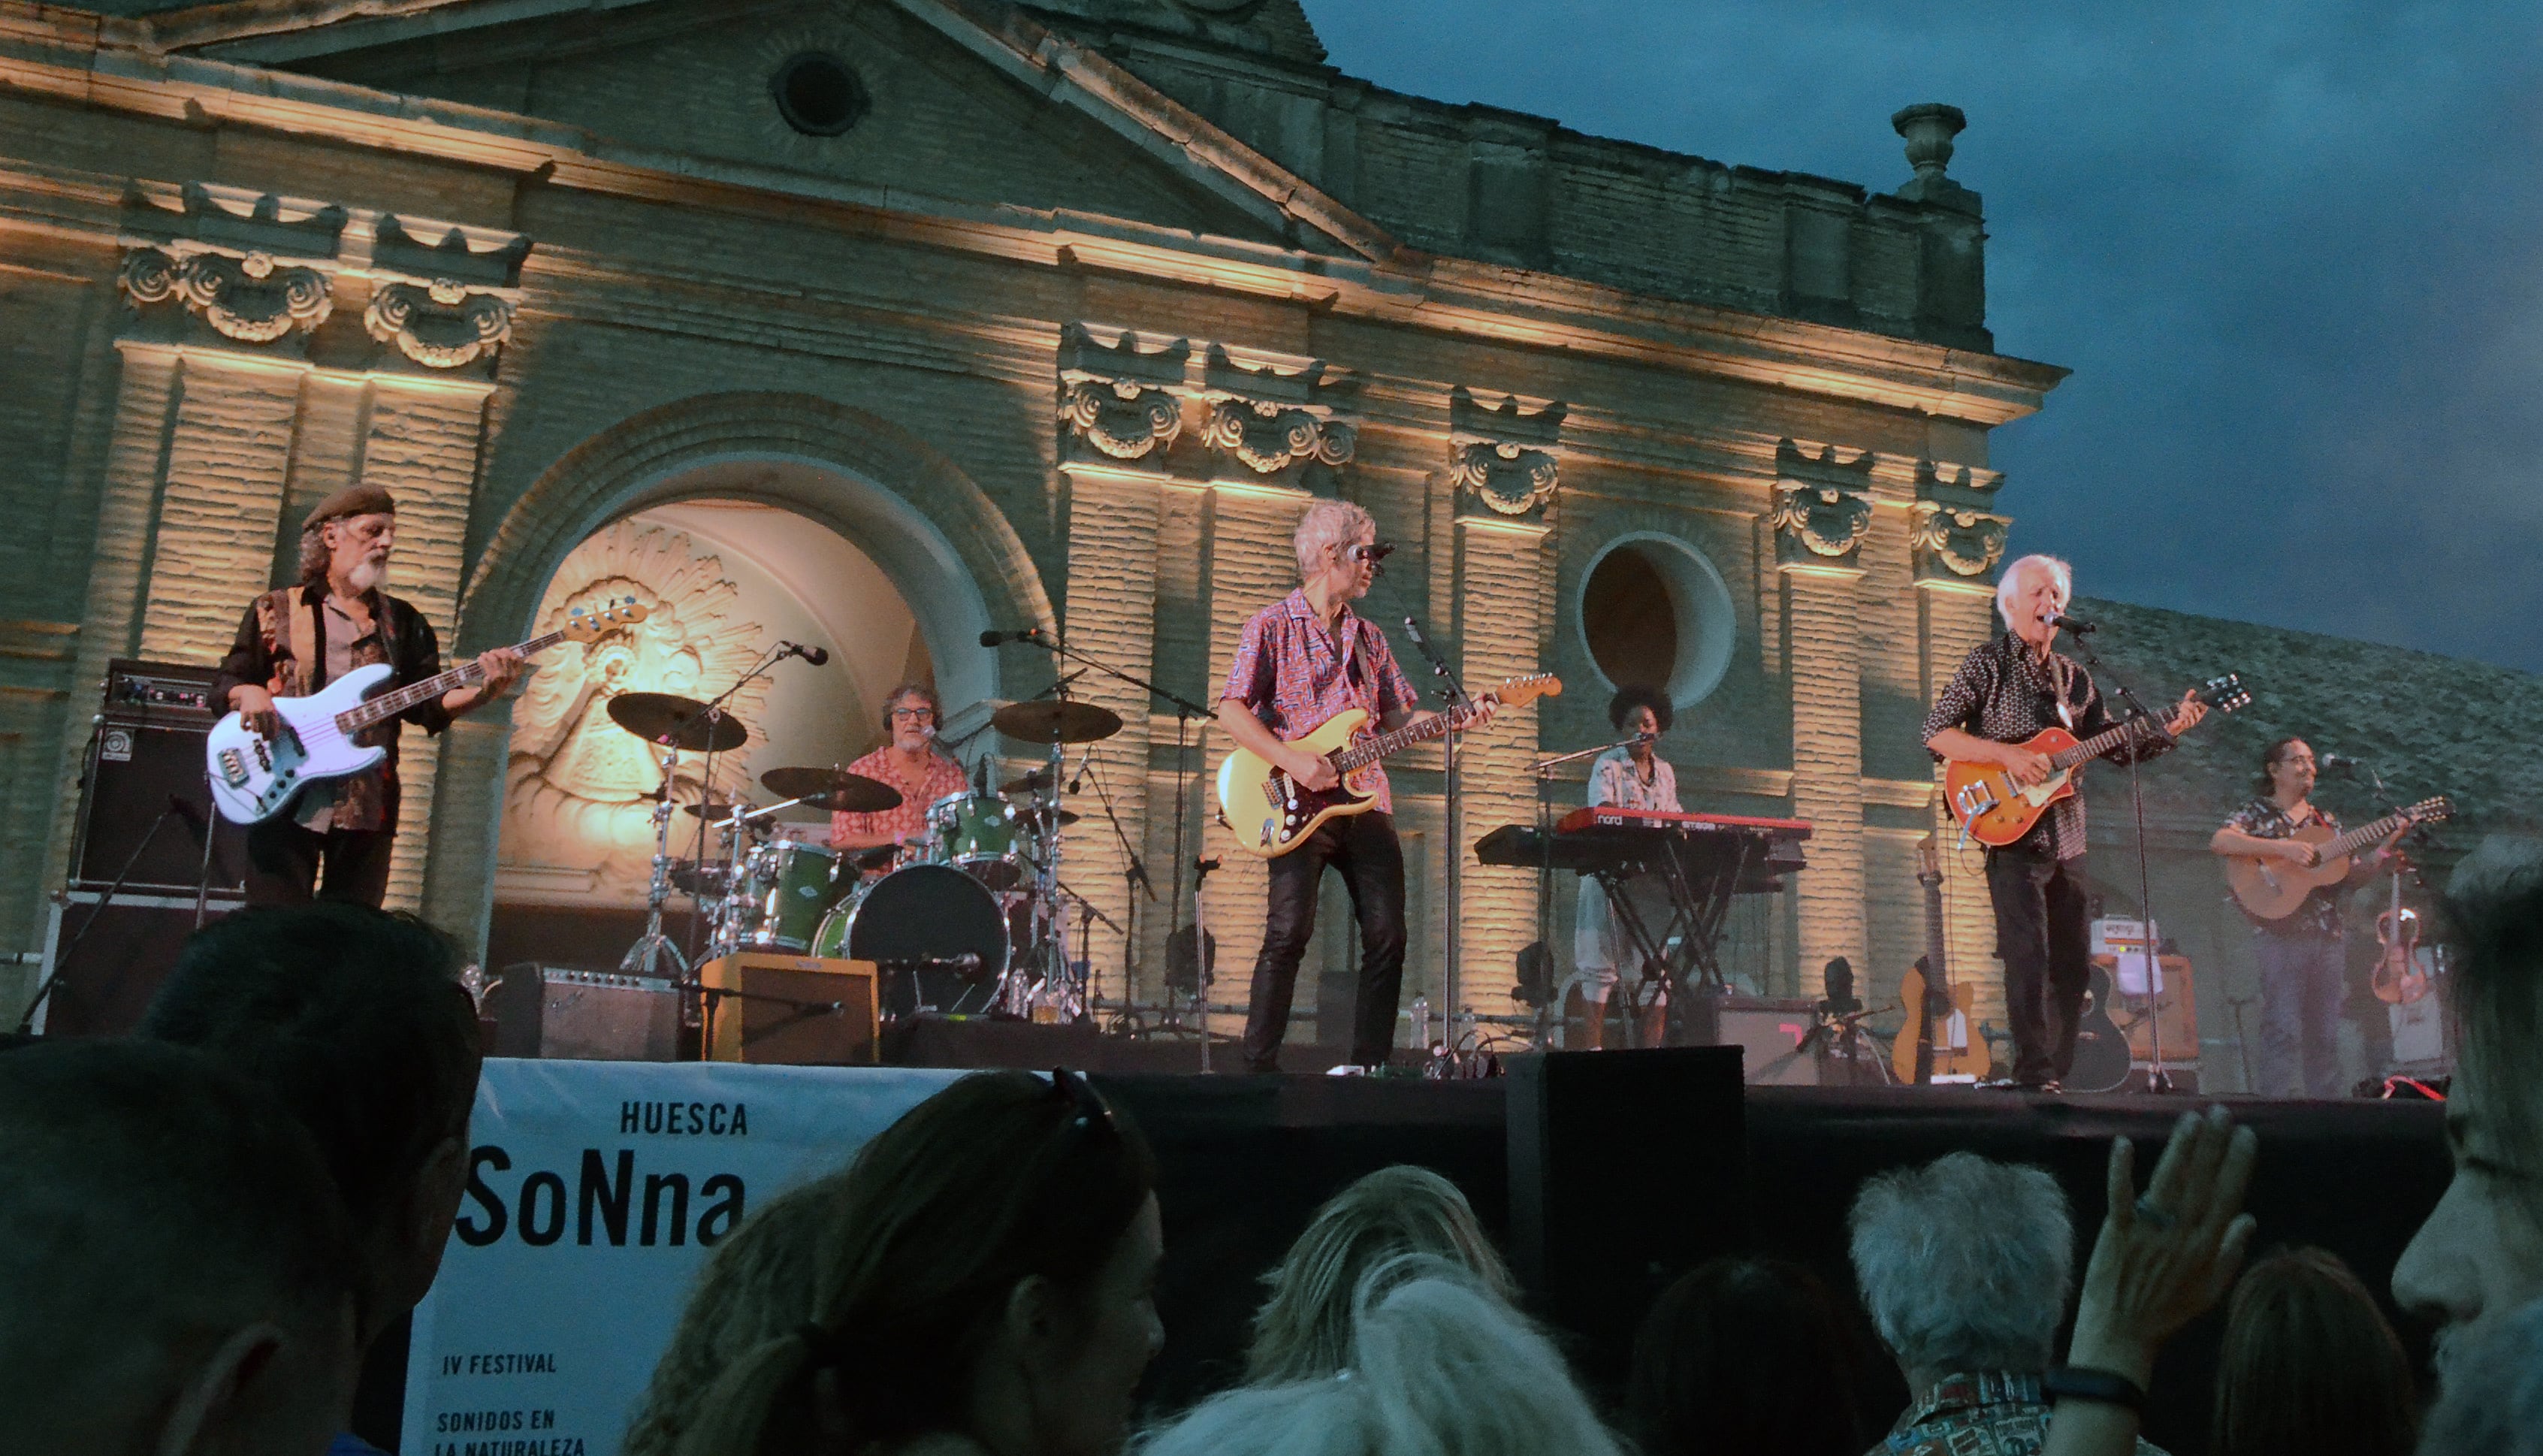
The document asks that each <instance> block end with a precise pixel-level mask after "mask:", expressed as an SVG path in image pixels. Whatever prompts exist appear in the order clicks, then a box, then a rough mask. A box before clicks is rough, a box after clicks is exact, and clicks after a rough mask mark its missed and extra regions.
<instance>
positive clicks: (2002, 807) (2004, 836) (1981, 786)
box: [1943, 672, 2252, 849]
mask: <svg viewBox="0 0 2543 1456" xmlns="http://www.w3.org/2000/svg"><path fill="white" fill-rule="evenodd" d="M2197 697H2198V700H2199V701H2200V702H2202V703H2205V704H2206V705H2207V706H2208V707H2209V708H2212V709H2214V710H2215V711H2216V712H2218V713H2231V712H2233V711H2234V710H2235V709H2237V708H2241V707H2243V706H2245V705H2246V704H2249V703H2250V702H2251V701H2252V695H2251V694H2250V693H2247V692H2245V691H2244V690H2243V679H2242V676H2241V675H2240V674H2238V673H2232V672H2228V673H2226V674H2224V675H2223V676H2221V677H2211V678H2209V679H2207V681H2205V682H2203V683H2201V684H2199V686H2198V690H2197ZM2162 731H2163V727H2162V725H2161V724H2160V723H2159V722H2156V721H2153V720H2149V719H2143V718H2131V719H2128V720H2126V721H2125V722H2123V723H2119V724H2118V725H2115V726H2113V727H2111V728H2104V729H2103V730H2102V731H2100V732H2098V733H2095V734H2094V735H2093V736H2091V737H2089V738H2084V739H2080V740H2079V739H2077V738H2076V736H2075V735H2074V734H2073V733H2071V732H2068V731H2067V730H2066V729H2064V728H2042V729H2041V730H2040V731H2039V732H2037V733H2034V734H2032V736H2031V738H2030V740H2029V741H2027V742H2025V743H2024V744H2023V745H2022V746H2023V747H2025V748H2028V749H2030V750H2031V751H2032V752H2034V753H2037V754H2040V755H2041V756H2042V757H2044V758H2046V759H2047V760H2048V770H2049V771H2048V777H2047V778H2044V779H2042V780H2041V781H2040V782H2039V783H2037V784H2034V785H2032V786H2030V787H2029V788H2024V787H2023V786H2022V785H2019V784H2016V783H2015V782H2014V781H2013V774H2012V772H2011V771H2010V770H2008V769H2006V768H2005V767H2004V766H2003V765H2002V764H1995V763H1979V762H1975V761H1972V760H1968V759H1959V758H1956V759H1953V760H1951V761H1950V762H1949V763H1947V764H1945V765H1944V768H1943V794H1944V800H1945V802H1946V803H1948V804H1950V805H1951V806H1952V817H1953V818H1955V819H1958V820H1959V821H1960V824H1961V834H1962V837H1963V838H1964V839H1965V840H1966V839H1974V840H1976V841H1977V842H1978V843H1980V844H1983V845H1986V846H1987V847H1989V848H1990V849H2002V848H2004V847H2005V846H2006V845H2009V844H2012V843H2013V842H2014V841H2015V840H2018V839H2020V838H2021V837H2022V836H2024V835H2025V834H2028V833H2030V832H2031V826H2032V825H2034V824H2037V823H2039V822H2040V816H2041V815H2042V814H2043V813H2046V812H2047V811H2048V806H2049V805H2052V804H2055V803H2056V802H2057V801H2059V800H2061V799H2072V798H2074V797H2075V771H2076V770H2077V769H2079V768H2082V767H2083V766H2084V765H2085V764H2087V763H2090V762H2091V761H2093V760H2094V759H2096V758H2104V757H2108V756H2109V755H2111V754H2113V753H2117V752H2119V750H2120V749H2122V748H2125V747H2128V746H2130V745H2131V744H2133V743H2136V742H2138V741H2139V740H2140V739H2142V738H2143V737H2144V736H2145V735H2146V734H2148V733H2158V734H2159V733H2161V732H2162Z"/></svg>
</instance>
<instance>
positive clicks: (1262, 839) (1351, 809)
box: [1218, 672, 1563, 860]
mask: <svg viewBox="0 0 2543 1456" xmlns="http://www.w3.org/2000/svg"><path fill="white" fill-rule="evenodd" d="M1562 691H1563V680H1562V679H1561V678H1558V677H1556V676H1555V675H1554V674H1553V673H1551V672H1533V673H1530V674H1528V675H1527V676H1525V677H1513V678H1510V679H1508V680H1506V681H1504V682H1503V683H1502V684H1501V685H1500V686H1499V687H1495V688H1492V689H1490V690H1489V691H1487V692H1485V693H1483V694H1482V695H1481V697H1480V698H1479V700H1478V701H1479V702H1480V701H1481V699H1490V700H1491V701H1493V702H1496V703H1499V704H1501V705H1502V706H1503V707H1505V708H1515V707H1517V706H1519V705H1520V704H1522V703H1530V702H1534V701H1535V700H1536V699H1538V698H1541V697H1553V696H1555V695H1556V694H1559V693H1561V692H1562ZM1476 713H1477V710H1476V709H1473V708H1458V709H1452V710H1450V711H1449V712H1446V713H1442V714H1439V715H1437V716H1436V717H1432V718H1426V719H1424V720H1422V721H1421V722H1420V723H1415V724H1407V725H1406V726H1405V727H1403V728H1397V729H1396V730H1395V731H1393V732H1391V733H1362V732H1361V731H1360V729H1361V728H1364V727H1366V725H1367V723H1368V715H1367V714H1366V713H1363V712H1361V711H1360V710H1359V709H1357V708H1346V709H1344V710H1343V711H1342V712H1340V713H1337V714H1335V715H1334V716H1333V717H1332V718H1329V719H1327V720H1325V722H1324V723H1323V724H1321V725H1320V726H1318V727H1317V728H1316V730H1315V731H1314V732H1311V733H1309V734H1307V735H1306V736H1305V737H1303V738H1295V739H1292V740H1291V742H1292V744H1293V745H1294V746H1296V747H1298V748H1301V749H1303V750H1305V751H1306V752H1309V753H1316V754H1321V755H1323V756H1324V758H1325V759H1326V760H1327V761H1328V762H1330V763H1332V764H1333V766H1334V772H1336V773H1337V774H1340V775H1341V776H1342V782H1341V783H1338V784H1336V785H1335V786H1334V787H1332V788H1331V789H1309V788H1307V787H1305V786H1304V785H1302V784H1300V783H1299V782H1298V781H1297V780H1295V779H1292V778H1290V777H1289V775H1288V774H1287V773H1286V772H1285V771H1283V770H1281V769H1277V768H1274V767H1272V766H1271V764H1270V763H1267V762H1265V761H1264V759H1263V757H1262V755H1260V754H1258V753H1255V752H1254V751H1253V750H1251V749H1247V748H1234V749H1230V750H1229V751H1228V755H1227V756H1226V757H1225V758H1222V759H1220V760H1219V761H1218V817H1219V821H1220V822H1221V823H1223V824H1226V825H1227V826H1228V827H1229V828H1231V829H1233V830H1235V831H1236V847H1237V848H1239V849H1241V850H1244V851H1245V852H1246V853H1247V854H1254V855H1261V856H1262V857H1263V858H1265V859H1267V860H1276V859H1278V858H1279V857H1280V856H1282V855H1285V854H1287V853H1288V852H1289V851H1291V850H1293V849H1296V848H1297V847H1298V846H1299V844H1300V843H1302V842H1304V841H1305V839H1306V837H1307V836H1308V835H1310V834H1313V833H1315V832H1316V826H1317V825H1319V824H1322V823H1323V822H1324V821H1325V820H1327V819H1334V818H1340V817H1342V816H1343V815H1345V814H1364V813H1367V812H1368V811H1369V810H1370V809H1372V808H1375V807H1376V806H1377V800H1376V798H1375V797H1374V796H1373V795H1372V794H1371V793H1369V792H1367V791H1365V790H1362V789H1361V788H1359V787H1358V786H1357V785H1356V784H1354V783H1353V782H1352V781H1353V779H1354V778H1355V777H1357V776H1358V775H1359V773H1360V771H1361V770H1362V769H1365V768H1367V767H1368V766H1369V765H1371V764H1374V763H1376V762H1377V761H1378V760H1379V759H1381V758H1384V757H1386V756H1387V755H1388V754H1390V753H1394V752H1396V751H1397V750H1399V749H1404V748H1410V747H1412V746H1413V745H1414V744H1416V743H1426V742H1428V741H1429V740H1430V739H1432V738H1436V737H1440V736H1442V735H1444V734H1446V733H1447V732H1448V730H1449V729H1451V728H1463V727H1465V726H1466V725H1467V724H1469V723H1472V722H1473V721H1474V720H1475V716H1476Z"/></svg>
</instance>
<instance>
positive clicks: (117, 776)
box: [70, 658, 247, 898]
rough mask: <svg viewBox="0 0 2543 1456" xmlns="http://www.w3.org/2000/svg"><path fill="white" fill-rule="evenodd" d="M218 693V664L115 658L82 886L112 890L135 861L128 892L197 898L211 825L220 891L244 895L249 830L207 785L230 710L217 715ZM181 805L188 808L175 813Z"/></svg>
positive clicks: (75, 849) (94, 762)
mask: <svg viewBox="0 0 2543 1456" xmlns="http://www.w3.org/2000/svg"><path fill="white" fill-rule="evenodd" d="M211 693H212V669H210V668H208V667H190V666H186V665H183V664H180V663H171V662H135V661H127V660H123V659H120V658H118V659H116V661H114V662H111V663H109V664H107V677H106V684H105V701H104V703H103V704H101V705H100V708H99V714H98V724H97V729H96V732H97V736H96V741H95V742H94V743H92V744H91V745H90V751H89V757H88V761H87V772H86V773H85V774H84V775H82V777H81V780H80V799H79V809H78V814H77V817H76V819H75V821H74V826H73V834H72V838H71V874H70V882H71V884H72V885H73V886H74V887H77V888H87V889H104V888H106V887H108V886H109V885H112V884H114V883H115V881H116V876H117V875H119V874H122V873H123V871H124V866H125V865H126V864H127V863H129V864H130V865H131V873H130V875H129V876H128V878H126V879H125V880H124V881H123V891H122V892H131V891H136V890H137V891H139V892H141V893H143V894H158V895H174V894H176V893H178V892H180V891H183V892H185V893H187V894H189V895H191V894H192V893H193V889H194V881H195V880H196V878H197V877H198V876H200V875H202V874H203V833H204V831H205V830H206V829H209V830H210V831H211V834H212V857H211V875H210V880H209V885H210V889H211V892H212V893H214V894H229V895H235V894H237V893H239V892H240V890H241V888H242V886H243V884H244V881H245V878H246V874H247V843H246V834H247V831H246V830H245V829H244V828H243V827H242V826H240V825H237V824H233V823H231V822H229V821H228V820H227V819H224V818H222V817H220V815H219V814H218V813H217V812H215V811H214V810H213V808H212V802H211V794H210V792H209V791H208V790H207V789H205V788H204V785H203V740H204V738H206V737H207V736H209V734H210V732H211V727H212V725H213V724H214V723H215V722H218V721H219V719H220V717H221V713H222V712H225V711H226V709H223V710H221V712H216V711H214V709H215V705H214V703H213V701H212V695H211ZM178 804H182V805H185V806H186V808H185V809H183V810H176V811H172V805H178ZM163 815H164V816H165V818H166V822H165V823H162V822H161V818H162V816H163ZM154 830H155V831H156V832H155V833H154V832H153V831H154ZM145 841H146V842H147V846H148V847H147V848H143V847H142V846H143V844H144V842H145ZM136 850H137V851H138V852H139V853H138V857H137V858H136V857H135V851H136ZM120 897H121V894H120V893H118V896H117V898H120Z"/></svg>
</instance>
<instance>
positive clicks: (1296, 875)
mask: <svg viewBox="0 0 2543 1456" xmlns="http://www.w3.org/2000/svg"><path fill="white" fill-rule="evenodd" d="M1293 544H1294V545H1295V546H1296V548H1297V554H1298V575H1300V576H1301V577H1303V578H1304V579H1303V580H1302V581H1301V582H1300V584H1299V586H1298V589H1297V590H1295V591H1292V592H1290V593H1289V594H1288V595H1287V596H1285V597H1282V598H1281V599H1280V600H1278V601H1276V602H1273V603H1272V604H1271V605H1270V606H1268V607H1265V608H1264V609H1263V610H1261V611H1259V612H1257V613H1255V614H1254V615H1253V616H1252V617H1251V618H1248V619H1247V621H1246V623H1245V631H1244V634H1243V635H1242V636H1241V637H1240V638H1239V639H1238V641H1237V646H1236V655H1235V658H1234V659H1233V660H1232V661H1230V662H1229V663H1228V667H1227V686H1226V689H1225V691H1223V692H1222V693H1220V695H1219V699H1218V724H1219V727H1221V728H1226V729H1227V735H1228V736H1229V737H1231V738H1234V739H1235V740H1236V742H1237V744H1238V746H1240V747H1243V748H1246V749H1249V750H1251V751H1252V752H1254V753H1256V754H1258V755H1260V756H1261V757H1262V758H1263V759H1264V760H1265V761H1266V762H1268V763H1270V764H1271V766H1272V767H1273V768H1276V769H1279V770H1280V771H1282V772H1284V773H1286V774H1287V775H1289V777H1290V778H1291V779H1293V780H1295V781H1296V783H1297V785H1298V786H1299V787H1300V788H1302V789H1305V790H1308V791H1310V792H1323V791H1327V790H1331V789H1333V788H1335V787H1336V786H1337V785H1339V784H1340V783H1341V782H1342V777H1341V775H1340V774H1339V773H1337V772H1336V771H1335V768H1334V764H1333V760H1332V758H1331V757H1330V756H1329V755H1325V754H1317V753H1310V752H1308V751H1306V750H1305V749H1303V748H1296V747H1292V746H1291V743H1292V741H1293V740H1295V739H1298V738H1303V737H1305V736H1306V735H1308V734H1309V733H1312V732H1314V731H1315V730H1316V729H1317V728H1322V727H1324V726H1325V725H1326V724H1327V723H1330V722H1332V721H1333V720H1334V719H1335V718H1337V717H1339V716H1341V714H1342V713H1343V712H1344V711H1346V710H1348V709H1352V708H1357V709H1359V710H1361V711H1362V712H1364V713H1366V714H1367V715H1368V721H1369V723H1370V724H1371V725H1372V726H1373V727H1375V728H1382V729H1394V728H1402V727H1404V726H1405V725H1407V724H1411V723H1418V722H1420V721H1422V720H1423V719H1426V718H1428V717H1430V716H1431V715H1430V714H1428V713H1426V712H1423V711H1422V710H1421V708H1420V707H1419V701H1418V699H1417V698H1416V697H1415V695H1414V692H1413V684H1412V683H1411V682H1409V681H1407V680H1406V679H1405V676H1404V669H1403V668H1401V667H1398V666H1397V665H1396V664H1395V650H1394V649H1393V648H1391V647H1389V646H1388V645H1387V641H1386V634H1385V633H1384V632H1383V631H1381V630H1379V628H1378V625H1377V624H1376V623H1374V622H1371V621H1368V620H1367V619H1365V618H1363V617H1360V616H1358V615H1356V614H1354V613H1353V612H1352V611H1351V609H1350V604H1351V603H1352V602H1354V601H1356V600H1358V599H1359V598H1361V597H1363V596H1366V595H1367V594H1368V589H1369V586H1370V585H1371V584H1372V583H1373V582H1375V581H1376V580H1377V567H1378V563H1379V562H1380V561H1382V560H1384V559H1385V557H1386V554H1387V553H1388V552H1390V551H1392V550H1394V549H1395V548H1393V547H1392V546H1382V545H1379V544H1378V540H1377V522H1376V521H1375V520H1373V519H1371V518H1370V516H1369V513H1368V512H1367V511H1365V510H1362V509H1361V508H1360V507H1358V506H1357V505H1354V504H1352V503H1351V502H1349V501H1348V500H1318V501H1316V502H1315V503H1314V504H1312V505H1310V506H1308V507H1307V509H1306V513H1305V514H1303V515H1301V516H1300V517H1299V518H1298V529H1297V533H1296V536H1295V538H1294V543H1293ZM1483 711H1484V715H1485V717H1487V718H1488V717H1490V715H1491V711H1492V704H1491V701H1490V700H1489V699H1487V700H1485V702H1484V704H1483ZM1351 788H1352V789H1353V790H1355V791H1356V792H1358V793H1360V794H1364V795H1368V796H1371V797H1373V798H1374V799H1375V800H1376V807H1375V808H1373V809H1370V810H1368V811H1366V812H1363V813H1356V814H1342V815H1337V816H1336V817H1334V818H1331V819H1328V820H1326V821H1325V822H1324V823H1323V824H1322V825H1320V826H1318V828H1317V829H1316V831H1315V832H1314V833H1313V834H1310V835H1308V836H1307V837H1306V839H1305V840H1304V841H1303V842H1301V843H1300V844H1298V845H1297V846H1295V847H1294V848H1292V849H1290V850H1289V852H1288V853H1286V854H1283V855H1280V856H1278V857H1277V858H1274V859H1273V860H1272V861H1271V865H1270V867H1269V868H1270V870H1271V883H1270V886H1269V891H1268V893H1267V895H1266V899H1265V904H1264V922H1263V949H1262V952H1261V954H1259V955H1258V956H1257V957H1256V958H1255V960H1254V982H1253V985H1254V990H1253V995H1252V1000H1251V1004H1250V1005H1249V1006H1248V1007H1247V1009H1246V1013H1245V1043H1244V1045H1245V1051H1244V1056H1245V1065H1246V1067H1247V1069H1248V1070H1250V1071H1256V1072H1276V1071H1278V1070H1279V1069H1280V1042H1281V1040H1282V1038H1283V1037H1285V1036H1286V1035H1288V1029H1289V1002H1290V1000H1291V998H1292V997H1293V996H1294V995H1295V994H1296V991H1297V984H1298V962H1299V961H1300V960H1301V959H1303V958H1305V956H1306V954H1307V938H1308V937H1309V936H1311V935H1313V934H1315V930H1316V893H1317V888H1318V886H1319V885H1320V884H1321V883H1322V882H1323V881H1324V878H1325V868H1326V867H1327V866H1329V865H1330V866H1332V867H1334V868H1335V869H1338V870H1340V871H1342V873H1343V883H1344V885H1345V887H1347V888H1348V889H1349V891H1350V899H1351V910H1352V912H1353V914H1354V915H1356V916H1357V917H1358V920H1359V944H1360V958H1359V986H1358V989H1357V991H1356V992H1355V993H1354V996H1353V999H1352V1006H1351V1046H1350V1060H1349V1062H1347V1063H1345V1064H1344V1065H1343V1066H1340V1067H1337V1068H1335V1069H1334V1070H1335V1071H1337V1072H1349V1071H1368V1070H1373V1069H1375V1068H1377V1067H1380V1066H1383V1065H1385V1063H1386V1061H1387V1058H1388V1056H1389V1054H1390V1053H1391V1052H1392V1051H1393V1049H1394V1046H1395V1003H1396V1000H1397V998H1398V996H1399V995H1400V994H1401V993H1402V991H1403V987H1404V945H1405V933H1404V846H1403V843H1402V841H1400V840H1398V839H1397V838H1396V834H1395V801H1394V799H1393V798H1392V796H1391V795H1390V794H1389V792H1388V789H1387V782H1386V770H1385V768H1384V767H1383V766H1382V765H1379V764H1375V763H1372V764H1369V765H1367V766H1366V767H1364V768H1361V769H1360V770H1358V771H1357V772H1355V773H1353V774H1352V775H1351Z"/></svg>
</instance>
